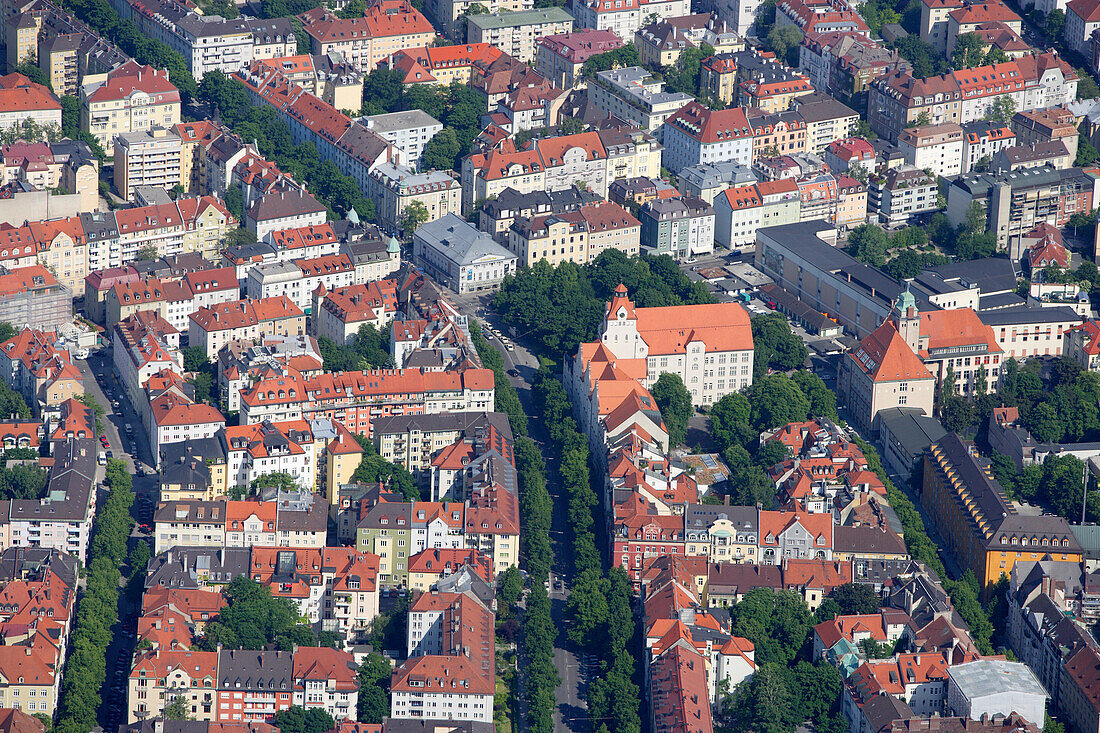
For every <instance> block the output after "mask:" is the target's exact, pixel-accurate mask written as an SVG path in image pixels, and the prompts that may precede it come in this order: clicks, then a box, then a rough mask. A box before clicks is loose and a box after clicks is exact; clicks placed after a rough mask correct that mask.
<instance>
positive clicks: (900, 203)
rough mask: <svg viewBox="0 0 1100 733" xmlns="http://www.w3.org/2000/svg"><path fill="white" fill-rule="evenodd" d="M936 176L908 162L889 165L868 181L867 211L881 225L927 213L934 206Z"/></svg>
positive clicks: (903, 221)
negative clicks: (894, 166) (901, 164)
mask: <svg viewBox="0 0 1100 733" xmlns="http://www.w3.org/2000/svg"><path fill="white" fill-rule="evenodd" d="M938 196H939V187H938V186H937V185H936V179H935V178H932V177H931V176H929V175H928V174H927V173H925V172H924V171H923V170H921V169H919V168H914V167H912V166H903V167H901V168H891V169H889V170H887V171H886V173H885V174H882V175H879V174H875V175H873V176H871V178H870V180H869V181H868V190H867V211H868V213H875V214H877V215H878V220H879V222H881V223H882V224H884V225H890V226H897V225H901V224H906V223H908V222H911V221H913V220H914V219H915V218H917V217H920V216H922V215H925V214H930V213H932V212H933V211H935V210H936V209H937V208H939V207H938V206H937V198H938Z"/></svg>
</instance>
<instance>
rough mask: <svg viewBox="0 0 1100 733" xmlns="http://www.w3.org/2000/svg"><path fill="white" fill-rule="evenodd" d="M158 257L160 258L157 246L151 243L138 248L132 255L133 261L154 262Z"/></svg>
mask: <svg viewBox="0 0 1100 733" xmlns="http://www.w3.org/2000/svg"><path fill="white" fill-rule="evenodd" d="M158 257H160V252H159V251H157V245H155V244H153V243H151V242H150V243H147V244H143V245H141V246H140V247H138V250H137V253H136V254H135V255H134V259H135V260H155V259H157V258H158Z"/></svg>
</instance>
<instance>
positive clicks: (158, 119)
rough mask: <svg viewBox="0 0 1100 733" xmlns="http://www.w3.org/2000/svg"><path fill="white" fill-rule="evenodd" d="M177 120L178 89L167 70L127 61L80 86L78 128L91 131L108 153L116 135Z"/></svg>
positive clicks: (178, 106) (170, 123) (178, 112)
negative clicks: (105, 75)
mask: <svg viewBox="0 0 1100 733" xmlns="http://www.w3.org/2000/svg"><path fill="white" fill-rule="evenodd" d="M179 122H180V93H179V90H178V89H176V87H175V86H174V85H173V84H172V83H171V82H170V81H168V72H167V71H163V70H157V69H154V68H153V67H152V66H142V65H141V64H138V63H136V62H132V61H131V62H129V63H127V64H125V65H123V66H120V67H119V68H117V69H115V70H114V71H111V72H110V73H108V74H107V77H106V79H105V80H104V81H93V82H87V83H85V84H84V85H83V86H82V87H81V88H80V129H81V130H84V131H85V132H88V133H90V134H91V135H93V136H94V137H95V138H96V140H98V141H99V144H100V145H102V146H103V148H104V150H106V151H107V153H108V155H111V154H113V153H114V138H115V136H116V135H118V134H121V133H128V132H140V131H142V130H149V129H151V128H154V127H165V128H167V127H171V126H172V125H175V124H178V123H179Z"/></svg>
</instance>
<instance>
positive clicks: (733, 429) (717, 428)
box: [710, 392, 759, 450]
mask: <svg viewBox="0 0 1100 733" xmlns="http://www.w3.org/2000/svg"><path fill="white" fill-rule="evenodd" d="M751 413H752V408H751V407H750V406H749V400H748V398H747V397H745V395H743V394H741V393H739V392H731V393H729V394H727V395H724V396H723V397H722V399H720V400H718V401H717V402H715V403H714V405H713V406H712V407H711V408H710V434H711V436H712V437H713V438H714V439H715V440H716V441H717V442H718V445H719V447H720V448H721V449H722V450H726V449H727V448H729V447H732V446H737V447H741V446H742V445H746V444H749V443H751V442H752V441H753V440H754V439H755V438H756V436H757V435H759V433H754V432H753V428H752V425H750V424H749V419H750V417H751Z"/></svg>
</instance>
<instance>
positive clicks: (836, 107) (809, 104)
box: [794, 92, 859, 122]
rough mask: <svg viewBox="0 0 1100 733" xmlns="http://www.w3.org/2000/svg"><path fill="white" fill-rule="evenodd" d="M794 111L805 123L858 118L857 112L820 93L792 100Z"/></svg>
mask: <svg viewBox="0 0 1100 733" xmlns="http://www.w3.org/2000/svg"><path fill="white" fill-rule="evenodd" d="M794 109H795V110H796V111H797V112H798V114H799V115H800V116H801V117H802V119H803V120H805V121H806V122H821V121H823V120H836V119H843V118H845V117H859V112H856V111H855V110H854V109H852V108H851V107H849V106H847V105H845V104H841V103H840V102H838V101H837V100H835V99H833V98H832V97H830V96H828V95H827V94H822V93H820V92H815V93H813V94H807V95H806V96H804V97H798V98H797V99H795V100H794Z"/></svg>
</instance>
